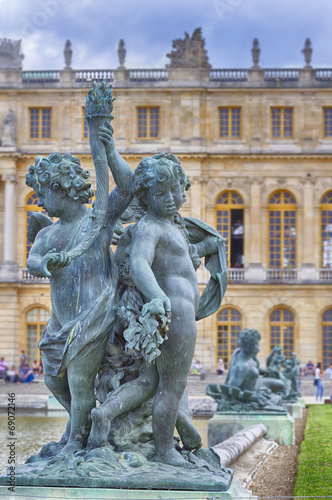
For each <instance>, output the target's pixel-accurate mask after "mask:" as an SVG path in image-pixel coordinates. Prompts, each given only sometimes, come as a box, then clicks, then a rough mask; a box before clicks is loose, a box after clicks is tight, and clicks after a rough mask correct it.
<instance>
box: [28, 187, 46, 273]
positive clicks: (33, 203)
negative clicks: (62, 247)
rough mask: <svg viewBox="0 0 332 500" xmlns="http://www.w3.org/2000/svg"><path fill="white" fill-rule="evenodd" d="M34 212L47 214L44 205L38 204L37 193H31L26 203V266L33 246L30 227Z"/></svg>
mask: <svg viewBox="0 0 332 500" xmlns="http://www.w3.org/2000/svg"><path fill="white" fill-rule="evenodd" d="M32 212H43V214H46V212H45V211H44V210H43V209H42V207H39V206H38V196H37V195H36V194H35V193H32V194H30V196H29V197H28V198H27V201H26V205H25V254H24V258H25V262H24V265H25V266H26V261H27V260H28V257H29V252H30V250H31V247H32V242H31V241H29V240H28V227H29V222H30V217H31V214H32ZM46 215H47V214H46Z"/></svg>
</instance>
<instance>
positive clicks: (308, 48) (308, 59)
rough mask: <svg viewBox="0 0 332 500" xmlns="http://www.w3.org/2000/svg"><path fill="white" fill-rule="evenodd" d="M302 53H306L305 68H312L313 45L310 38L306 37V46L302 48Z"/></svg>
mask: <svg viewBox="0 0 332 500" xmlns="http://www.w3.org/2000/svg"><path fill="white" fill-rule="evenodd" d="M301 52H302V54H303V55H304V60H305V64H306V65H305V68H306V69H310V68H311V65H310V63H311V56H312V47H311V40H310V38H306V41H305V42H304V47H303V49H302V50H301Z"/></svg>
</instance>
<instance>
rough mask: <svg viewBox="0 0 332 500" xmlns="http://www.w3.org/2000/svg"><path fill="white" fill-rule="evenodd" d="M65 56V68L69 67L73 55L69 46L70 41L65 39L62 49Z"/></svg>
mask: <svg viewBox="0 0 332 500" xmlns="http://www.w3.org/2000/svg"><path fill="white" fill-rule="evenodd" d="M63 55H64V57H65V69H71V60H72V56H73V51H72V48H71V41H70V40H67V41H66V43H65V50H64V51H63Z"/></svg>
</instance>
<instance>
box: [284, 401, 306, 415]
mask: <svg viewBox="0 0 332 500" xmlns="http://www.w3.org/2000/svg"><path fill="white" fill-rule="evenodd" d="M282 406H283V407H284V408H286V410H287V413H289V415H291V416H292V417H293V418H302V405H301V404H299V403H283V405H282Z"/></svg>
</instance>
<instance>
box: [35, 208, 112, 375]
mask: <svg viewBox="0 0 332 500" xmlns="http://www.w3.org/2000/svg"><path fill="white" fill-rule="evenodd" d="M90 224H91V217H89V216H87V217H86V218H85V220H84V221H83V224H82V225H81V226H80V228H79V230H78V231H77V233H76V234H75V235H74V237H73V239H72V241H71V245H70V248H74V247H75V246H76V245H77V244H78V243H79V242H80V241H81V240H82V239H83V238H85V237H86V234H87V233H88V231H89V227H90ZM109 229H110V228H109V227H108V230H107V231H106V230H104V229H102V230H101V231H100V234H99V236H98V237H97V239H96V240H95V242H94V243H93V244H92V246H91V248H90V249H89V250H88V251H87V252H85V253H84V254H82V255H81V256H80V257H78V258H77V259H75V260H73V261H72V263H71V264H70V266H68V268H67V269H69V267H70V276H71V279H70V280H68V282H66V289H67V288H68V289H69V291H68V295H69V297H70V298H71V304H72V305H71V307H70V308H64V307H63V306H62V304H61V303H58V304H55V303H54V302H53V300H52V317H51V319H50V320H49V321H48V323H47V326H46V329H45V331H44V332H43V336H42V339H41V340H40V342H39V349H40V350H41V352H42V359H43V369H44V373H45V375H51V376H56V375H58V374H60V373H61V372H63V371H64V370H66V369H67V367H68V365H69V363H70V362H71V361H72V360H73V359H74V358H79V357H81V358H82V359H84V358H85V357H87V362H88V359H89V358H90V359H91V357H93V356H94V353H95V352H96V351H98V352H100V351H99V349H103V348H104V346H105V343H106V341H107V338H108V336H109V333H110V330H111V328H112V325H113V322H114V292H113V290H114V286H113V285H114V279H115V278H116V276H115V274H116V273H115V274H114V266H113V263H112V260H113V259H112V257H113V254H112V251H111V250H110V248H109V232H108V231H109ZM112 229H113V228H112ZM70 248H66V250H69V249H70ZM92 260H93V261H94V266H93V267H91V261H92ZM91 273H97V281H98V283H99V288H98V290H95V289H94V288H93V287H89V286H87V282H88V281H89V280H91V279H93V276H92V274H91ZM56 275H57V273H54V274H53V275H52V277H51V278H50V280H52V281H53V283H52V287H53V289H56V288H59V287H63V281H61V280H62V279H63V278H62V277H60V276H59V278H57V276H56ZM59 296H60V295H59V294H57V290H55V294H54V295H53V294H52V298H54V300H57V299H56V297H59ZM64 311H66V312H65V313H64Z"/></svg>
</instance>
